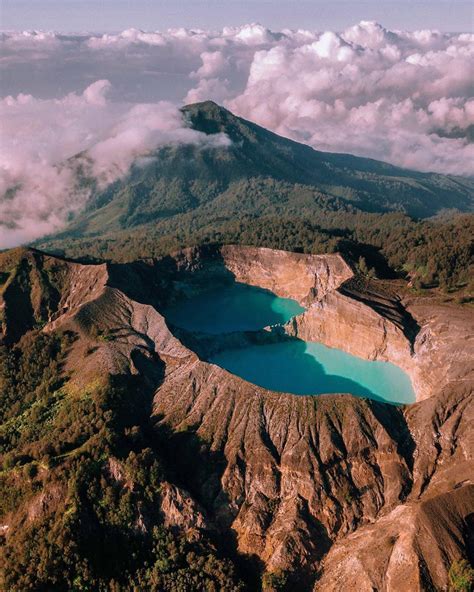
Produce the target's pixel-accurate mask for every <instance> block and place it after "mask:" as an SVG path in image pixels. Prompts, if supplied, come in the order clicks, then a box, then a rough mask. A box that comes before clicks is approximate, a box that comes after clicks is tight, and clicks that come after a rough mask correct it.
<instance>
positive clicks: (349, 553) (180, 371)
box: [4, 247, 474, 592]
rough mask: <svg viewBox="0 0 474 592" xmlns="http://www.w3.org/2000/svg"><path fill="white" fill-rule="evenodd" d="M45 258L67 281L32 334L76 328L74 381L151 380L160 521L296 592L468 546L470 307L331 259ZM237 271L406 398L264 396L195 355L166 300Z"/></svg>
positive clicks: (375, 583) (228, 254)
mask: <svg viewBox="0 0 474 592" xmlns="http://www.w3.org/2000/svg"><path fill="white" fill-rule="evenodd" d="M35 256H36V255H35ZM28 257H29V255H28ZM48 265H49V263H48ZM51 265H52V264H51ZM55 265H56V266H57V267H58V268H64V271H63V272H62V275H61V277H62V278H63V280H62V283H61V284H60V285H59V288H58V292H59V298H58V299H57V303H56V304H55V306H54V307H52V313H51V315H50V319H49V321H46V325H45V327H44V329H43V330H45V331H49V330H54V329H59V328H67V329H72V330H74V331H75V332H76V334H77V335H78V339H77V340H76V342H75V343H74V345H73V347H72V349H71V352H70V354H69V357H68V363H67V368H66V370H67V371H68V372H71V373H72V377H73V381H75V382H76V384H77V385H79V386H80V385H81V381H85V380H86V379H87V380H90V379H91V377H92V376H94V374H95V375H98V374H99V375H100V374H102V373H107V372H108V373H125V374H126V373H131V374H133V373H139V374H141V375H142V376H144V377H145V378H146V380H147V381H148V383H149V384H150V385H151V386H152V388H153V390H154V393H155V394H154V399H153V413H152V418H151V420H152V422H153V425H154V429H155V430H156V432H157V434H158V435H159V436H160V437H161V438H162V441H164V442H165V446H166V447H167V454H168V458H169V462H170V463H173V466H174V468H175V471H176V476H177V482H179V487H178V486H177V485H174V484H166V487H165V488H164V489H163V491H162V503H161V507H160V508H157V511H159V512H162V513H163V515H164V516H165V518H166V520H167V521H168V522H167V523H168V524H170V525H175V526H176V527H183V528H186V529H191V530H196V531H199V529H214V530H215V531H216V532H220V533H222V534H223V535H224V536H225V537H226V538H228V539H229V540H231V541H232V540H235V547H236V549H237V550H238V551H239V552H240V553H242V554H245V555H248V556H252V557H255V558H257V560H258V562H260V564H261V565H262V566H263V568H264V569H266V570H267V571H276V570H285V571H287V572H289V573H290V581H291V585H292V589H295V590H297V589H301V590H311V589H313V588H314V590H317V591H319V590H342V589H347V590H361V591H365V590H367V591H369V590H380V591H382V590H384V591H387V592H395V591H397V592H398V591H399V590H414V591H416V590H432V589H439V590H443V589H445V588H446V586H447V572H448V570H449V566H450V564H451V563H452V562H453V561H454V560H456V559H458V558H460V557H462V556H464V557H469V556H470V554H472V552H473V549H472V547H471V546H470V545H472V539H471V538H469V529H470V528H472V515H473V513H474V501H473V498H472V491H473V487H472V485H473V480H474V469H473V467H474V460H473V456H474V442H473V440H472V435H471V426H472V423H473V421H474V401H473V396H472V393H473V388H472V387H473V369H472V363H471V362H472V360H469V356H470V355H471V353H472V333H473V331H472V329H473V321H472V315H469V311H467V312H466V311H465V310H464V309H463V308H461V307H451V306H446V305H442V304H439V303H438V304H436V305H433V303H432V302H431V301H429V300H427V301H422V300H418V299H411V300H410V299H407V298H406V297H404V296H403V294H401V295H398V294H397V293H395V292H394V293H390V291H389V290H388V289H387V288H386V287H384V286H383V285H382V284H379V283H377V282H375V283H374V284H370V285H367V286H365V288H364V286H363V285H362V287H361V285H358V284H357V283H354V281H355V280H354V278H353V277H352V272H351V270H350V268H349V267H348V266H347V265H346V264H345V262H344V261H343V260H342V259H341V258H340V257H339V256H337V255H334V256H327V257H326V256H324V257H323V256H320V257H317V256H313V257H312V256H306V255H292V254H288V253H279V252H277V251H271V250H268V249H263V250H260V249H239V248H237V247H226V248H225V249H222V250H212V249H210V250H208V251H206V250H196V249H194V250H187V251H184V252H182V253H180V254H178V255H176V256H175V257H170V258H166V259H164V260H161V261H150V262H142V263H139V264H131V265H129V266H87V265H86V266H80V265H79V264H71V263H69V262H64V261H61V260H56V263H55ZM299 274H302V278H301V281H299V279H298V278H299ZM29 277H31V275H30V276H29ZM232 279H233V280H234V281H235V279H236V280H238V281H245V282H246V283H252V284H254V285H258V286H261V287H265V288H269V289H272V290H273V291H274V292H275V293H277V294H279V295H281V296H291V297H293V298H296V299H298V300H299V301H300V302H301V303H303V304H304V305H305V306H306V307H307V311H306V312H305V313H304V314H303V315H302V316H300V317H298V318H297V319H296V320H295V322H294V323H291V324H289V325H288V326H287V328H286V330H287V331H288V332H294V333H295V334H297V335H299V336H303V337H304V338H306V339H318V340H322V341H324V342H325V343H327V344H328V345H336V346H337V347H341V348H342V349H345V350H346V351H350V352H351V353H356V354H357V355H361V356H363V357H366V358H370V359H389V360H391V361H394V362H395V363H398V364H399V365H401V366H402V367H404V368H405V369H406V370H408V371H410V373H411V376H412V379H413V381H414V383H415V386H416V390H417V395H418V399H419V402H417V403H415V404H413V405H409V406H406V407H397V406H392V405H387V404H383V403H379V402H375V401H370V400H365V399H360V398H356V397H352V396H349V395H324V396H317V397H310V396H294V395H288V394H280V393H274V392H271V391H267V390H265V389H262V388H259V387H256V386H255V385H252V384H250V383H248V382H246V381H244V380H241V379H240V378H238V377H236V376H233V375H231V374H229V373H228V372H226V371H225V370H223V369H222V368H219V367H218V366H215V365H213V364H210V363H207V362H206V361H204V360H203V359H202V356H199V355H198V354H199V352H197V353H196V352H195V351H192V350H191V349H189V347H187V346H186V345H184V343H183V341H181V340H180V339H179V334H176V335H174V334H173V333H172V332H171V331H170V329H169V327H168V326H167V323H166V320H165V318H164V317H163V315H162V314H161V313H160V310H161V306H162V304H163V303H166V302H169V301H172V299H173V294H174V293H175V292H176V291H177V292H182V291H189V290H199V289H202V288H203V286H205V284H206V282H207V283H209V282H214V281H223V282H225V281H232ZM363 288H364V289H363ZM7 299H8V296H7V298H5V295H4V301H6V300H7ZM9 314H10V313H9ZM9 319H11V317H9V316H7V320H6V322H5V323H4V326H5V327H6V335H10V336H12V335H13V334H12V333H11V332H10V333H9V331H10V329H9V322H10V321H9ZM10 338H12V337H10ZM188 345H189V344H188ZM114 471H115V473H116V474H117V475H119V472H117V470H116V469H114ZM117 478H119V477H117ZM143 519H144V521H146V517H144V518H143Z"/></svg>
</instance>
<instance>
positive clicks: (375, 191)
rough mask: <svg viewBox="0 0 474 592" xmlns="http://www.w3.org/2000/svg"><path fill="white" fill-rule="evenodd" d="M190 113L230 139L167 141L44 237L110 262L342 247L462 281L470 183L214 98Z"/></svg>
mask: <svg viewBox="0 0 474 592" xmlns="http://www.w3.org/2000/svg"><path fill="white" fill-rule="evenodd" d="M184 111H185V113H186V116H187V118H188V120H189V122H190V124H191V125H192V126H193V127H194V128H195V129H197V130H199V131H201V132H203V133H206V134H215V133H218V132H223V133H225V134H226V135H227V136H228V137H229V138H230V140H231V145H230V146H228V147H222V148H213V149H209V148H202V147H200V146H167V147H163V148H160V149H159V150H158V151H157V152H156V153H155V154H154V155H153V158H150V159H148V161H147V164H146V165H145V166H140V167H135V168H133V169H132V171H131V172H130V174H129V175H128V176H127V177H126V178H124V179H121V180H119V181H117V182H116V183H114V184H112V185H111V186H109V187H108V188H106V189H105V190H103V191H100V192H97V193H95V194H94V195H93V196H92V198H91V200H90V202H89V204H88V207H87V209H86V211H85V212H84V213H83V214H81V215H80V216H79V217H78V218H77V219H76V220H74V221H73V222H72V223H71V225H70V226H69V227H68V228H67V229H66V231H65V232H63V233H62V234H60V235H57V236H56V237H51V238H49V239H44V240H42V241H39V242H38V246H39V247H40V248H42V249H45V250H47V251H52V252H55V253H59V254H65V255H67V256H71V257H76V258H89V259H90V258H97V259H107V260H113V261H131V260H135V259H139V258H144V257H157V256H161V255H166V254H168V253H169V252H171V251H173V250H176V249H179V248H181V247H186V246H193V245H199V244H203V243H214V242H215V243H238V244H247V245H257V246H267V247H273V248H281V249H287V250H294V251H303V252H308V253H327V252H329V253H330V252H334V251H341V252H343V253H345V254H346V255H347V256H349V257H351V258H352V259H353V262H354V264H357V263H358V261H359V260H360V258H361V257H362V258H363V259H364V260H365V263H366V265H367V267H368V268H367V274H369V275H371V274H372V273H377V274H378V275H382V276H386V275H388V276H392V277H393V276H394V275H399V276H403V277H408V278H410V279H411V280H412V282H413V286H414V287H415V288H416V289H421V288H423V287H436V286H441V287H442V288H443V289H445V290H454V289H459V288H462V287H465V284H466V282H467V280H468V277H469V272H470V270H469V266H470V264H471V262H472V249H473V241H472V236H473V230H474V222H473V218H472V215H469V214H462V212H470V211H472V207H473V195H474V183H473V182H472V181H471V180H469V179H461V178H453V177H445V176H443V175H436V174H427V173H417V172H414V171H407V170H404V169H400V168H398V167H394V166H391V165H389V164H386V163H382V162H377V161H374V160H370V159H364V158H357V157H354V156H350V155H347V154H329V153H323V152H318V151H315V150H313V149H311V148H309V147H308V146H305V145H302V144H298V143H296V142H292V141H290V140H288V139H285V138H282V137H279V136H277V135H275V134H273V133H271V132H269V131H267V130H265V129H263V128H261V127H259V126H257V125H254V124H252V123H250V122H248V121H245V120H243V119H240V118H238V117H235V116H234V115H232V114H231V113H229V112H228V111H226V110H225V109H222V108H221V107H219V106H217V105H215V104H214V103H211V102H207V103H201V104H197V105H191V106H189V107H185V108H184ZM433 215H436V216H437V217H436V218H435V219H432V218H429V217H430V216H433ZM371 269H373V270H374V272H370V270H371ZM471 271H472V270H471ZM471 276H472V274H471Z"/></svg>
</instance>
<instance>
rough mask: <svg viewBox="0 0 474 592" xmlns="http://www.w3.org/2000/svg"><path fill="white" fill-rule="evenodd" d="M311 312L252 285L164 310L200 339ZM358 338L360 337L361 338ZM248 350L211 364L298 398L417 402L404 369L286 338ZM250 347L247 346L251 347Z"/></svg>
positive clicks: (219, 356)
mask: <svg viewBox="0 0 474 592" xmlns="http://www.w3.org/2000/svg"><path fill="white" fill-rule="evenodd" d="M304 311H305V309H304V308H303V307H302V306H301V305H300V304H299V303H298V302H296V301H295V300H292V299H289V298H280V297H278V296H276V295H275V294H273V293H272V292H270V291H269V290H264V289H261V288H258V287H254V286H249V285H247V284H241V283H234V284H229V285H225V286H221V287H218V288H212V289H209V290H206V291H201V292H199V293H195V294H193V295H191V296H189V297H187V298H181V299H179V300H178V301H176V302H175V303H174V304H173V305H172V306H170V307H168V309H166V310H165V311H164V314H165V318H166V320H167V321H168V322H169V323H171V324H172V325H174V326H176V327H178V328H180V329H184V330H185V331H187V332H190V333H192V334H194V335H195V336H196V335H197V336H199V335H200V334H203V335H207V336H209V335H211V336H215V339H216V340H219V335H225V334H228V333H234V332H249V331H250V332H258V331H260V332H261V334H262V335H263V336H264V337H265V335H268V334H267V333H266V332H263V331H262V329H263V328H264V327H267V326H270V325H273V326H274V325H283V324H284V323H286V322H288V321H289V320H290V319H291V318H293V317H294V316H296V315H299V314H301V313H303V312H304ZM355 338H356V336H355ZM262 341H263V343H259V344H255V343H253V342H251V343H250V342H248V343H247V341H246V340H245V339H243V340H242V343H243V346H242V347H238V348H232V349H230V348H229V349H225V348H223V349H219V350H218V353H214V354H212V355H210V357H209V358H207V360H208V361H209V362H212V363H214V364H216V365H218V366H220V367H222V368H224V369H225V370H227V371H228V372H231V373H232V374H235V375H236V376H239V377H240V378H243V379H244V380H246V381H248V382H251V383H253V384H255V385H257V386H260V387H263V388H266V389H269V390H272V391H277V392H284V393H292V394H295V395H320V394H331V393H341V394H351V395H354V396H356V397H367V398H370V399H374V400H377V401H383V402H387V403H395V404H407V403H413V402H414V401H415V393H414V391H413V387H412V384H411V380H410V378H409V376H408V374H406V373H405V372H404V371H403V370H402V369H401V368H399V367H398V366H396V365H394V364H392V363H390V362H383V361H369V360H364V359H362V358H359V357H356V356H353V355H351V354H348V353H346V352H344V351H342V350H339V349H335V348H330V347H326V346H325V345H323V344H321V343H315V342H307V341H302V340H301V339H296V338H289V337H287V336H285V335H282V336H281V339H280V340H279V341H276V342H275V341H274V340H272V342H271V343H268V342H265V339H263V340H262ZM245 344H246V345H245Z"/></svg>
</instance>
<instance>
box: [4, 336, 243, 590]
mask: <svg viewBox="0 0 474 592" xmlns="http://www.w3.org/2000/svg"><path fill="white" fill-rule="evenodd" d="M72 340H73V336H72V335H70V334H62V335H43V334H41V333H38V332H30V333H29V334H27V335H25V336H24V337H23V338H22V340H21V341H20V343H19V344H18V345H17V346H15V347H14V348H10V349H8V350H7V349H6V348H3V349H2V351H1V358H0V359H1V366H0V380H1V384H2V388H1V391H0V397H1V400H0V408H1V409H2V411H3V424H2V425H1V427H0V447H1V448H0V450H1V452H2V455H1V456H2V459H1V462H2V466H3V470H2V471H1V475H0V500H1V506H0V513H1V515H2V517H3V520H2V522H3V523H5V522H6V523H7V524H8V525H9V529H8V533H7V536H6V537H5V541H4V542H5V545H4V550H3V551H4V552H3V559H2V561H3V564H2V578H3V581H2V585H3V586H4V587H5V588H4V589H6V590H9V591H10V592H20V591H21V592H23V591H24V590H41V591H43V590H44V591H46V590H48V591H52V590H59V591H60V590H64V591H84V590H87V591H96V590H98V591H102V590H104V591H105V590H110V591H114V592H116V591H121V590H123V591H125V590H127V591H128V590H136V591H137V592H138V591H139V590H156V591H162V590H163V591H168V590H169V591H173V592H175V591H176V592H178V591H191V590H208V591H210V592H211V591H215V592H217V591H229V592H230V591H232V592H238V591H239V590H243V589H244V584H243V583H242V582H241V580H240V578H239V577H238V575H237V573H236V569H235V567H234V565H233V563H232V561H230V560H229V559H228V558H225V556H223V555H222V554H221V553H220V552H219V551H218V550H217V546H216V543H215V542H214V541H212V540H211V539H210V538H209V537H208V536H206V535H205V534H203V533H198V532H194V533H191V534H186V533H184V532H183V531H180V530H176V529H170V528H166V527H165V525H164V523H163V518H162V517H161V515H160V513H159V511H158V508H159V506H160V495H161V494H160V491H161V487H162V484H163V483H164V482H166V479H167V467H166V463H165V462H164V461H163V458H162V454H161V452H160V446H159V443H158V442H157V441H156V438H155V435H154V432H153V430H151V426H150V425H149V421H150V419H149V418H150V405H151V400H150V395H149V389H147V388H146V385H145V384H143V383H142V382H141V380H140V379H139V378H138V377H131V376H128V377H126V376H112V377H109V378H107V379H103V380H100V381H98V380H95V381H93V382H91V383H90V384H89V386H87V385H86V386H83V387H77V386H74V385H72V384H70V383H69V382H68V381H67V377H65V376H63V377H62V378H60V377H61V374H62V372H61V364H62V362H63V361H64V356H65V355H66V353H67V350H68V348H69V347H70V346H71V344H72Z"/></svg>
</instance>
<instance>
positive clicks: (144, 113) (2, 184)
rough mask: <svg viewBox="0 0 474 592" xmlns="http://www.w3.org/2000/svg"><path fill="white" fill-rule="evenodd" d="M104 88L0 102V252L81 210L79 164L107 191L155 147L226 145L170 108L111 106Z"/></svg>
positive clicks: (159, 104) (97, 85)
mask: <svg viewBox="0 0 474 592" xmlns="http://www.w3.org/2000/svg"><path fill="white" fill-rule="evenodd" d="M110 89H111V85H110V83H109V82H108V81H107V80H99V81H96V82H95V83H93V84H91V85H90V86H88V87H87V88H86V89H85V90H84V92H83V93H82V94H76V93H71V94H68V95H67V96H65V97H63V98H61V99H47V100H41V99H35V98H34V97H32V96H31V95H18V96H17V97H16V98H13V97H10V96H9V97H6V98H4V99H3V100H2V101H1V102H0V118H1V120H2V140H1V154H0V247H8V246H13V245H15V244H19V243H22V242H25V241H28V240H32V239H35V238H37V237H40V236H42V235H44V234H46V233H49V232H52V231H54V230H58V229H60V228H62V227H63V226H64V224H65V223H66V221H67V220H68V219H69V218H70V217H71V216H72V215H74V214H75V213H76V212H77V211H79V210H81V209H82V208H83V207H84V204H85V203H86V201H87V199H88V197H89V191H88V190H87V189H85V188H81V186H80V185H79V184H78V177H77V172H78V170H79V167H81V168H82V170H85V171H86V173H87V175H88V176H90V177H92V178H94V179H95V181H96V182H97V183H98V184H99V186H102V187H105V186H106V185H108V184H109V183H111V182H113V181H115V180H116V179H118V178H120V177H122V176H124V175H126V174H127V172H128V171H129V169H130V167H131V165H132V164H133V163H134V162H135V161H136V160H137V159H139V158H140V157H143V156H144V155H147V154H149V153H150V152H151V151H153V150H155V149H156V148H157V147H158V146H160V145H165V144H176V143H183V144H199V145H202V146H207V147H214V146H225V145H228V143H229V140H228V138H227V137H226V136H224V135H223V134H219V135H217V136H215V137H208V136H206V135H205V134H202V133H200V132H197V131H195V130H192V129H190V128H188V127H186V125H185V122H184V121H183V117H182V114H181V112H180V111H179V109H178V108H177V107H176V106H175V105H173V104H172V103H169V102H165V101H161V102H157V103H142V104H132V105H130V104H126V103H111V102H109V101H108V100H107V94H108V93H109V91H110ZM78 154H79V155H80V156H79V157H76V155H78ZM72 157H75V158H72Z"/></svg>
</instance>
